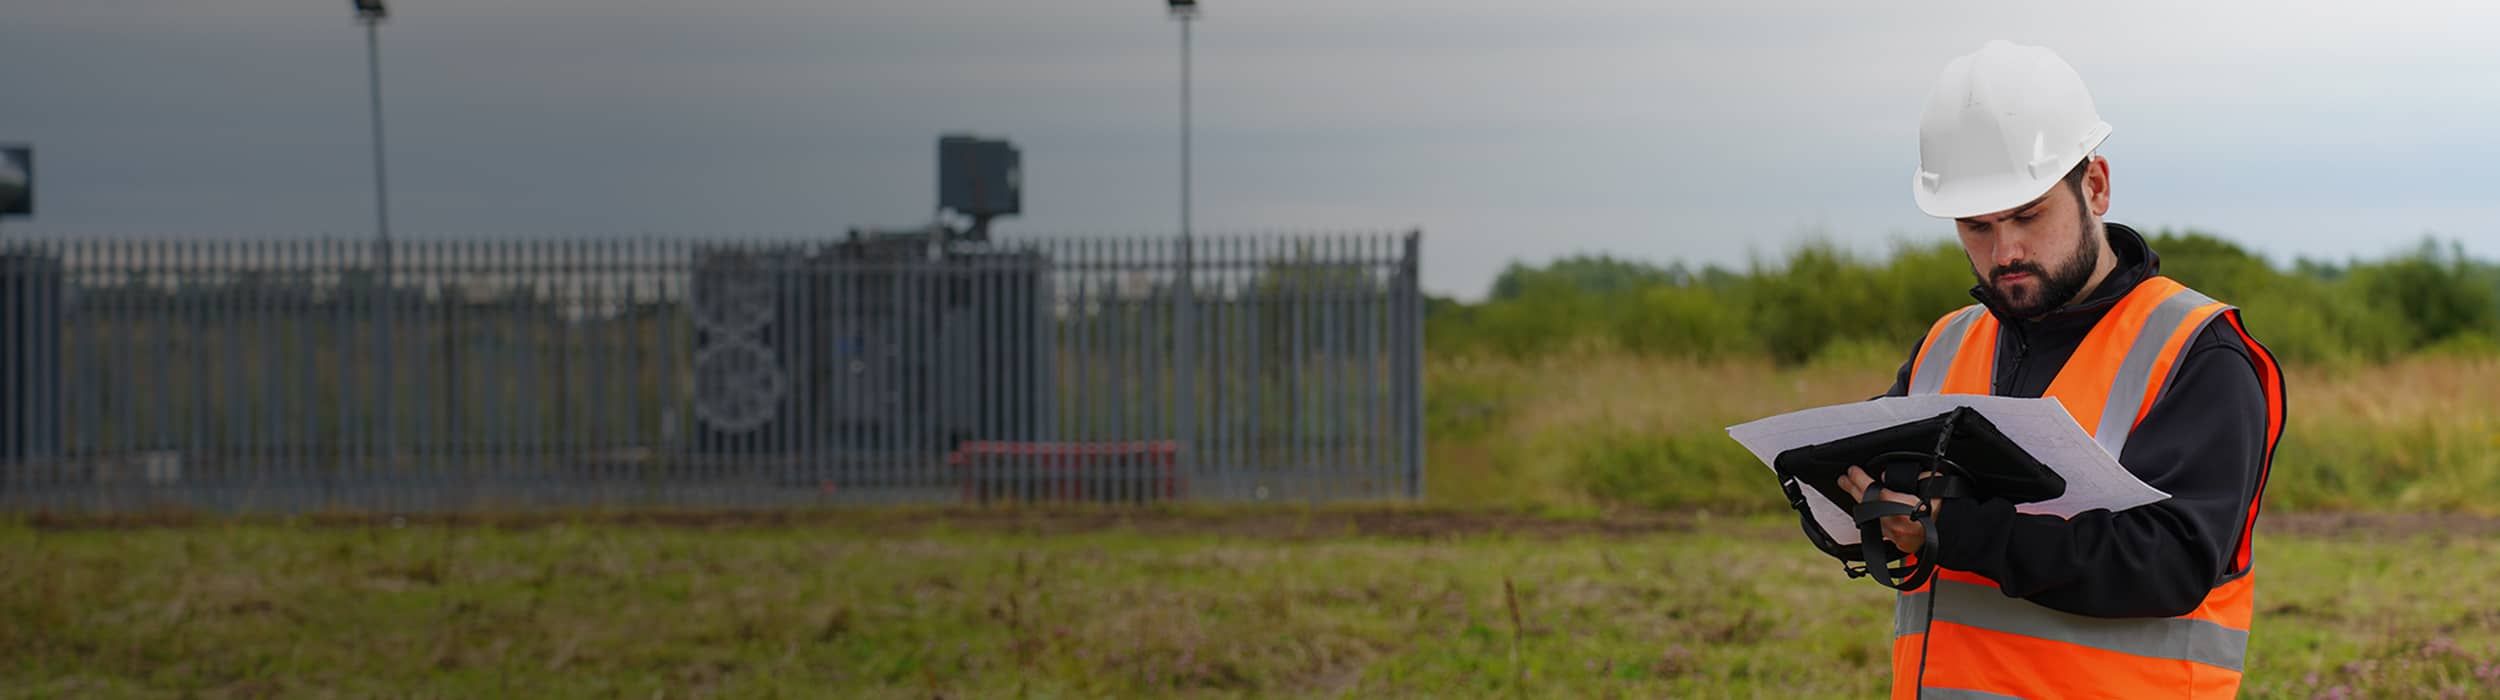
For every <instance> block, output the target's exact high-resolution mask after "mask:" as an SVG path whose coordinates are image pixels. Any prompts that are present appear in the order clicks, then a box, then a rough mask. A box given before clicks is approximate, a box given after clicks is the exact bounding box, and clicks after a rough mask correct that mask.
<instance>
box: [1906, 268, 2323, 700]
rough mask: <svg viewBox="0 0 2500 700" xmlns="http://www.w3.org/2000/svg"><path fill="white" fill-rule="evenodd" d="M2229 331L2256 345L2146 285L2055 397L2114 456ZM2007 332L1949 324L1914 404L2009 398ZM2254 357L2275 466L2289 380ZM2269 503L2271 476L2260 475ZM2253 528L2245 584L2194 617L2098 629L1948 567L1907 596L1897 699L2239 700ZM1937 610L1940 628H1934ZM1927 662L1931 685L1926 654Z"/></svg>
mask: <svg viewBox="0 0 2500 700" xmlns="http://www.w3.org/2000/svg"><path fill="white" fill-rule="evenodd" d="M2216 319H2222V320H2224V322H2225V323H2227V324H2229V326H2230V327H2231V330H2233V331H2236V332H2238V333H2239V334H2240V335H2241V337H2243V338H2246V337H2247V336H2246V330H2245V329H2244V328H2242V327H2241V326H2240V324H2239V319H2238V315H2237V313H2236V312H2235V311H2234V310H2233V309H2231V308H2230V307H2229V306H2226V305H2223V304H2221V303H2219V302H2216V301H2214V300H2213V299H2211V298H2208V297H2206V296H2205V295H2203V294H2198V293H2196V292H2195V291H2194V290H2190V289H2188V288H2187V287H2186V286H2184V285H2181V284H2179V283H2178V282H2176V281H2173V280H2171V279H2169V278H2166V277H2154V278H2151V279H2148V280H2145V281H2144V282H2143V283H2141V284H2139V285H2137V286H2136V288H2135V289H2134V290H2131V291H2130V292H2128V294H2127V296H2126V297H2124V298H2121V299H2120V300H2119V301H2118V302H2117V304H2116V305H2114V306H2113V307H2112V308H2111V309H2110V310H2109V312H2108V313H2106V314H2104V315H2103V316H2102V318H2101V320H2100V321H2099V322H2098V323H2097V324H2095V325H2094V327H2093V328H2092V330H2091V332H2089V333H2087V334H2086V335H2085V337H2084V339H2083V341H2082V342H2081V343H2079V344H2078V345H2077V346H2076V348H2075V352H2074V355H2072V356H2071V357H2069V358H2068V359H2067V361H2066V363H2065V365H2064V366H2062V367H2060V368H2059V370H2058V373H2057V376H2056V377H2055V378H2054V379H2052V380H2051V381H2050V384H2049V388H2048V389H2047V391H2045V392H2043V395H2045V396H2050V397H2055V398H2057V399H2058V401H2059V403H2061V404H2063V405H2064V406H2065V407H2066V409H2067V411H2068V412H2069V413H2071V414H2073V415H2074V417H2075V420H2076V422H2077V423H2078V424H2081V425H2082V426H2083V427H2084V429H2085V430H2086V431H2087V432H2090V433H2091V434H2092V436H2093V439H2094V440H2095V441H2096V442H2099V443H2100V444H2101V445H2102V446H2103V447H2104V448H2106V449H2108V451H2109V452H2110V454H2113V455H2117V454H2121V450H2123V449H2125V447H2126V444H2127V437H2128V435H2129V434H2131V433H2133V432H2134V429H2135V426H2136V424H2137V423H2138V422H2140V421H2142V420H2143V418H2144V415H2145V414H2146V413H2148V412H2149V411H2150V410H2151V407H2152V405H2153V404H2154V402H2156V401H2158V400H2159V399H2160V398H2161V396H2162V391H2163V390H2164V388H2165V387H2166V386H2168V385H2169V383H2170V381H2171V379H2172V378H2173V377H2175V376H2176V375H2177V373H2178V368H2179V365H2180V360H2181V359H2182V358H2183V357H2184V355H2185V354H2186V352H2187V349H2188V346H2189V345H2190V344H2192V343H2193V342H2194V341H2195V338H2196V337H2197V335H2199V334H2201V333H2203V332H2204V329H2205V327H2206V326H2207V325H2208V324H2210V323H2212V322H2213V321H2214V320H2216ZM1999 328H2000V326H1999V324H1998V323H1997V319H1996V317H1995V316H1994V315H1993V314H1990V313H1988V312H1987V310H1986V309H1985V308H1982V307H1979V306H1969V307H1965V308H1963V309H1960V310H1957V311H1955V312H1953V313H1951V314H1947V315H1945V316H1944V317H1943V318H1940V319H1937V321H1936V323H1935V324H1934V325H1933V326H1932V327H1930V329H1929V331H1928V336H1927V340H1926V342H1925V343H1924V344H1923V345H1922V346H1921V347H1920V350H1919V355H1918V357H1916V358H1914V359H1913V364H1912V367H1911V375H1910V382H1909V393H1911V394H1913V395H1924V394H1956V393H1966V394H1991V393H1996V392H1995V389H1996V387H1995V386H1994V384H1995V377H1996V359H1997V358H1996V355H1997V352H1996V351H1997V345H1998V331H1999ZM2248 345H2249V347H2250V356H2251V358H2250V359H2251V360H2252V362H2253V363H2254V364H2256V365H2257V367H2258V370H2259V374H2260V380H2261V382H2262V383H2263V384H2264V385H2265V387H2266V391H2267V401H2268V403H2269V410H2268V414H2269V415H2268V417H2267V422H2268V428H2267V437H2266V440H2267V450H2268V451H2267V455H2266V461H2268V462H2271V461H2272V449H2273V445H2274V443H2275V441H2276V439H2277V438H2278V437H2279V436H2280V434H2281V415H2282V411H2281V410H2280V408H2281V405H2282V403H2281V402H2282V398H2281V397H2282V394H2281V382H2280V377H2281V374H2280V370H2279V369H2278V368H2277V367H2276V366H2275V364H2274V360H2273V357H2272V355H2271V354H2269V353H2267V352H2266V351H2265V350H2264V349H2263V347H2262V346H2259V345H2257V344H2256V343H2255V342H2254V340H2253V339H2250V340H2249V342H2248ZM2259 478H2260V486H2259V488H2260V489H2261V491H2260V493H2262V488H2263V486H2262V484H2263V481H2262V480H2263V475H2262V474H2261V475H2260V477H2259ZM2250 512H2251V514H2252V515H2251V518H2250V522H2249V523H2248V524H2247V526H2246V527H2244V528H2243V531H2242V537H2241V545H2240V551H2239V552H2238V556H2239V559H2238V563H2239V564H2240V565H2239V566H2236V567H2234V572H2233V573H2235V574H2237V575H2235V576H2233V577H2231V578H2229V579H2228V580H2226V581H2225V582H2223V583H2221V584H2219V585H2217V586H2216V587H2215V588H2214V590H2213V591H2211V592H2209V593H2208V594H2207V595H2206V598H2205V601H2204V603H2203V604H2202V605H2200V606H2198V608H2197V609H2196V610H2195V611H2193V612H2190V613H2189V614H2187V615H2182V616H2179V617H2174V618H2127V619H2114V618H2096V617H2088V616H2082V615H2074V614H2070V613H2064V612H2059V611H2056V610H2051V609H2049V608H2046V607H2042V606H2040V605H2038V604H2035V603H2031V602H2029V601H2025V600H2021V599H2018V598H2010V597H2007V596H2005V595H2004V594H2003V593H2002V592H2001V591H1999V590H1998V589H1997V586H1996V583H1995V582H1994V581H1990V580H1988V579H1987V578H1986V577H1983V576H1979V575H1977V574H1973V573H1970V572H1963V571H1954V570H1951V569H1939V570H1938V572H1937V578H1936V580H1935V582H1933V583H1931V584H1929V585H1928V586H1927V587H1924V588H1921V589H1919V590H1917V591H1913V592H1910V593H1904V594H1902V595H1901V596H1900V597H1899V598H1898V599H1897V600H1896V603H1895V607H1894V618H1893V634H1894V639H1893V672H1894V684H1893V695H1894V696H1895V697H1909V696H1912V695H1917V694H1919V693H1920V691H1921V690H1922V688H1921V687H1920V683H1921V682H1922V681H1923V682H1924V684H1925V687H1924V689H1923V690H1924V691H1925V694H1926V695H1927V696H1930V697H1968V698H1993V697H2039V696H2043V695H2049V696H2057V695H2071V694H2106V695H2110V696H2117V697H2145V696H2157V697H2228V696H2230V695H2232V694H2234V693H2236V692H2237V691H2238V688H2239V678H2240V670H2241V668H2242V665H2243V663H2244V655H2245V654H2246V651H2247V648H2248V628H2249V623H2250V620H2251V617H2252V612H2253V609H2254V585H2255V584H2254V581H2253V580H2252V578H2251V577H2250V576H2248V575H2247V574H2246V572H2247V566H2246V562H2247V557H2248V552H2247V544H2246V542H2247V529H2249V528H2253V526H2254V512H2255V503H2254V502H2253V499H2252V503H2251V510H2250ZM1931 605H1932V606H1933V610H1934V611H1935V613H1934V614H1935V617H1934V619H1933V620H1930V619H1928V611H1929V609H1930V606H1931ZM1922 651H1923V652H1924V653H1928V654H1933V655H1934V658H1932V659H1927V660H1925V664H1924V670H1923V674H1924V675H1923V676H1922V675H1921V674H1922V670H1921V661H1922V659H1920V658H1919V657H1920V655H1921V654H1922Z"/></svg>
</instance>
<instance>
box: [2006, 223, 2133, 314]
mask: <svg viewBox="0 0 2500 700" xmlns="http://www.w3.org/2000/svg"><path fill="white" fill-rule="evenodd" d="M2102 228H2103V229H2105V230H2106V231H2107V233H2108V235H2107V236H2105V237H2103V238H2102V239H2101V240H2102V241H2103V242H2105V243H2107V244H2108V245H2109V248H2110V250H2111V251H2113V252H2116V253H2117V254H2118V266H2117V267H2116V268H2114V269H2112V270H2110V272H2109V276H2108V277H2104V278H2101V286H2098V287H2094V288H2093V289H2092V292H2091V293H2089V294H2085V295H2084V297H2083V299H2082V300H2080V301H2076V302H2075V303H2072V304H2067V305H2065V306H2061V307H2058V308H2056V309H2053V310H2051V311H2049V312H2048V313H2047V314H2044V315H2042V316H2041V317H2039V318H2036V319H2024V318H2015V317H2014V316H2012V315H2010V314H2008V313H2006V311H2005V309H2003V308H2000V307H1998V306H1997V305H1996V303H1995V302H1994V301H1992V300H1991V299H1990V298H1989V296H1988V293H1987V287H1986V286H1985V285H1979V284H1975V285H1971V288H1970V295H1971V298H1974V299H1978V300H1979V303H1980V304H1981V305H1982V306H1986V307H1988V313H1991V314H1995V315H1996V317H1997V321H1998V322H1999V323H2003V324H2007V325H2011V326H2014V327H2017V328H2026V327H2030V326H2033V325H2037V324H2051V323H2056V322H2060V321H2073V320H2077V319H2082V320H2085V321H2086V322H2087V324H2088V323H2090V322H2097V321H2099V320H2100V317H2101V314H2103V313H2105V312H2107V311H2109V308H2110V307H2111V306H2115V305H2117V303H2118V300H2119V299H2123V298H2126V296H2127V293H2128V292H2132V291H2135V286H2136V285H2138V284H2143V283H2144V281H2145V280H2148V279H2152V278H2153V276H2155V275H2159V274H2161V256H2160V255H2159V254H2156V253H2154V252H2153V247H2152V245H2150V244H2147V243H2145V242H2144V235H2143V234H2140V233H2136V230H2135V229H2134V228H2131V227H2129V226H2127V225H2126V224H2118V223H2106V224H2104V225H2103V227H2102Z"/></svg>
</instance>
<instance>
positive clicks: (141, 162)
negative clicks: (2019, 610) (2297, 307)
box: [0, 0, 2500, 298]
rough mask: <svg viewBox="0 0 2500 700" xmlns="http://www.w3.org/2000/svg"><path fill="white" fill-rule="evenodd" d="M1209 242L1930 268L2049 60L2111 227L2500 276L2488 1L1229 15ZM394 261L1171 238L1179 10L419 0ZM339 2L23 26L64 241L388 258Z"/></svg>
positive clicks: (40, 7) (1473, 289)
mask: <svg viewBox="0 0 2500 700" xmlns="http://www.w3.org/2000/svg"><path fill="white" fill-rule="evenodd" d="M1205 1H1206V3H1207V4H1208V7H1207V10H1206V16H1205V18H1204V20H1203V21H1202V22H1200V23H1199V24H1198V25H1197V29H1196V40H1197V50H1196V54H1195V55H1196V61H1197V68H1198V70H1197V81H1196V87H1197V110H1196V113H1197V139H1196V142H1197V168H1196V172H1197V176H1196V177H1197V228H1198V230H1199V231H1200V232H1202V233H1214V232H1258V231H1275V230H1286V231H1295V230H1299V231H1320V230H1326V231H1339V230H1367V231H1381V230H1395V229H1404V228H1407V227H1420V228H1422V229H1423V230H1424V231H1425V235H1426V238H1425V257H1426V261H1427V262H1426V276H1425V282H1426V285H1427V286H1428V287H1429V288H1431V289H1433V290H1434V291H1437V292H1442V293H1455V294H1458V295H1461V296H1465V297H1469V298H1474V297H1479V296H1481V295H1482V294H1483V292H1484V290H1485V287H1486V285H1487V284H1488V283H1489V281H1490V280H1491V278H1492V276H1493V275H1494V274H1495V273H1496V272H1498V271H1499V269H1500V267H1501V266H1502V265H1503V264H1504V263H1506V262H1508V261H1510V260H1514V259H1520V260H1528V261H1541V260H1545V259H1549V258H1552V257H1555V256H1559V255H1567V254H1572V253H1576V252H1607V253H1613V254H1617V255H1623V256H1629V257H1634V258H1641V259H1649V260H1656V261H1662V262H1663V261H1667V260H1675V259H1682V260H1689V261H1695V262H1719V263H1735V264H1741V263H1742V262H1743V261H1745V260H1746V259H1747V257H1748V256H1749V255H1751V254H1755V253H1762V254H1776V253H1778V252H1779V251H1781V250H1782V249H1783V248H1785V247H1786V246H1788V245H1791V244H1793V243H1794V242H1795V241H1797V240H1800V239H1803V238H1806V237H1809V236H1824V237H1829V238H1832V239H1835V240H1839V241H1843V242H1845V243H1847V244H1849V245H1851V246H1854V247H1858V248H1861V249H1863V250H1867V251H1880V250H1882V249H1884V248H1885V247H1886V246H1887V244H1888V242H1889V241H1891V240H1895V239H1898V238H1905V237H1906V238H1915V239H1941V238H1942V237H1944V236H1947V235H1949V228H1948V226H1947V224H1945V223H1944V222H1940V221H1936V220H1932V219H1927V218H1924V217H1923V216H1921V215H1920V214H1919V213H1918V211H1917V209H1916V208H1915V207H1914V206H1913V205H1912V204H1911V201H1910V196H1909V192H1908V180H1909V177H1910V172H1911V171H1912V169H1913V167H1914V166H1915V161H1916V157H1917V120H1918V110H1919V108H1920V107H1921V105H1922V104H1923V100H1924V98H1925V96H1926V92H1927V89H1928V85H1929V83H1930V81H1931V80H1932V79H1933V78H1934V76H1935V74H1936V72H1937V71H1938V70H1939V69H1941V68H1942V67H1943V65H1944V63H1945V62H1946V61H1947V60H1949V59H1951V58H1952V57H1954V56H1956V55H1959V54H1962V53H1966V52H1969V51H1971V50H1973V49H1975V48H1977V47H1978V46H1979V45H1980V44H1981V43H1983V42H1985V41H1986V40H1988V39H1992V38H2005V39H2011V40H2015V41H2018V42H2024V43H2036V44H2043V45H2047V46H2050V47H2051V48H2054V49H2056V50H2058V51H2059V52H2060V53H2062V54H2064V55H2065V56H2066V57H2067V59H2068V60H2069V61H2070V62H2072V63H2074V64H2075V65H2076V66H2077V68H2078V70H2080V71H2081V72H2082V73H2083V75H2084V78H2085V80H2086V81H2088V82H2089V83H2090V85H2091V87H2092V90H2093V92H2094V93H2095V95H2096V97H2097V98H2098V100H2099V102H2100V108H2101V112H2102V115H2103V117H2104V118H2106V119H2107V120H2109V121H2110V122H2111V123H2112V124H2113V125H2115V127H2116V132H2115V133H2114V135H2113V136H2112V137H2111V139H2110V141H2109V142H2108V144H2107V145H2106V146H2105V147H2104V148H2103V150H2102V153H2104V154H2105V155H2108V156H2109V157H2110V158H2111V161H2112V165H2113V175H2114V179H2115V183H2116V200H2115V207H2114V208H2113V210H2112V212H2111V217H2110V218H2111V219H2112V220H2114V221H2121V222H2128V223H2133V224H2137V225H2139V226H2142V227H2148V228H2151V227H2163V226H2173V227H2177V226H2195V227H2200V228H2205V229H2209V230H2213V231H2216V232H2219V233H2221V234H2223V235H2225V236H2227V237H2230V238H2233V239H2236V240H2238V241H2241V242H2243V243H2246V244H2248V245H2250V246H2252V247H2255V248H2257V249H2259V250H2262V251H2265V252H2266V253H2267V254H2269V255H2272V256H2275V257H2277V258H2278V259H2288V258H2289V257H2290V256H2293V255H2308V256H2313V257H2329V258H2343V257H2346V256H2351V255H2363V256H2374V255H2378V254H2382V253H2384V252H2387V251H2389V250H2394V249H2397V248H2401V247H2404V246H2406V245H2408V244H2409V243H2410V242H2411V241H2413V240H2416V239H2418V238H2419V237H2420V236H2421V235H2423V234H2424V233H2426V232H2427V233H2435V234H2436V235H2439V236H2442V237H2447V238H2454V239H2459V240H2463V241H2465V243H2466V245H2467V247H2468V248H2469V250H2471V251H2474V252H2476V253H2477V254H2481V255H2492V254H2494V253H2500V201H2495V197H2493V196H2492V195H2491V194H2490V193H2491V191H2492V189H2493V188H2494V184H2495V183H2500V177H2495V176H2494V175H2493V174H2492V172H2493V171H2494V170H2495V165H2494V164H2495V163H2500V158H2495V156H2500V128H2495V127H2493V126H2492V125H2494V124H2500V42H2495V41H2492V40H2491V37H2493V36H2500V7H2494V5H2495V4H2493V3H2479V2H2442V3H2413V2H2371V3H2356V2H2351V1H2350V0H2341V1H2335V2H2284V1H2280V0H2276V1H2269V2H2254V1H2234V2H2201V3H2192V4H2191V3H2179V5H2181V6H2179V7H2172V6H2170V5H2171V3H2152V2H2144V3H2101V4H2098V5H2095V4H2091V3H2056V4H2046V3H2040V4H2032V3H2004V2H1932V3H1864V2H1847V3H1837V2H1835V3H1821V2H1797V1H1794V0H1752V1H1732V2H1670V1H1659V0H1548V1H1543V2H1526V1H1522V2H1505V3H1494V2H1481V1H1470V0H1437V1H1424V0H1368V1H1366V2H1359V3H1348V2H1337V1H1320V0H1268V1H1265V2H1247V1H1244V2H1230V1H1228V0H1205ZM393 5H394V9H395V10H396V13H397V16H396V17H395V18H394V19H392V20H391V21H390V23H389V24H387V25H385V26H384V28H383V37H382V46H383V53H384V84H385V88H386V99H387V100H388V103H389V107H388V111H387V116H388V121H389V125H390V126H389V137H390V145H391V168H392V169H391V183H392V185H393V187H392V190H393V199H392V207H393V214H394V216H393V224H394V226H393V228H394V230H395V232H396V233H398V234H399V235H401V236H402V237H408V238H426V237H452V236H461V237H473V236H549V235H599V234H615V233H660V234H758V233H769V234H807V233H818V232H833V231H839V230H841V229H844V228H847V227H849V226H853V225H878V226H895V225H909V224H913V223H917V222H920V221H924V220H926V218H927V217H928V216H929V212H930V210H931V208H932V206H933V201H934V196H935V194H934V185H933V181H934V179H935V176H934V172H933V165H932V161H933V159H934V151H935V141H936V139H937V137H938V135H939V134H940V133H943V132H948V131H957V130H966V131H974V132H978V133H983V134H988V135H996V136H1004V137H1007V138H1010V139H1012V140H1014V141H1015V142H1016V143H1017V144H1018V145H1019V146H1020V147H1021V148H1022V149H1023V151H1024V159H1025V182H1026V191H1025V208H1026V210H1027V212H1028V213H1027V214H1026V215H1025V216H1023V217H1021V218H1018V219H1013V220H1009V221H1007V222H1005V223H1004V225H1003V226H1002V228H1001V231H1002V232H1003V235H1006V236H1010V237H1012V236H1015V235H1037V234H1096V233H1105V234H1125V235H1149V234H1152V235H1168V234H1170V233H1171V232H1172V231H1174V230H1175V229H1176V227H1177V223H1176V222H1177V218H1178V213H1177V210H1178V207H1177V202H1176V196H1177V176H1176V175H1177V172H1178V167H1179V166H1178V143H1177V140H1178V137H1177V129H1178V125H1177V120H1178V115H1177V110H1178V84H1177V81H1178V36H1177V31H1176V29H1175V28H1174V27H1173V26H1172V25H1171V23H1170V22H1169V21H1168V20H1167V19H1166V18H1165V17H1164V14H1163V12H1162V9H1161V5H1160V3H1158V2H1152V1H1151V0H1126V1H1122V2H1105V1H1095V0H1064V1H1061V2H1048V3H1035V2H1006V1H1003V0H1000V1H989V2H975V1H972V0H705V1H703V2H694V1H692V0H680V1H677V2H657V1H653V0H396V2H394V3H393ZM347 6H348V3H347V2H345V0H318V1H314V0H0V17H4V18H5V21H0V141H23V142H31V143H33V144H34V145H35V147H36V149H37V154H38V161H37V165H38V169H39V179H40V185H39V188H40V189H39V195H40V197H41V199H40V200H39V201H38V202H37V207H38V213H37V218H35V219H34V220H32V221H24V222H21V221H10V222H7V223H6V224H5V226H6V227H7V229H6V230H7V231H39V232H48V233H54V234H64V235H154V236H239V235H276V236H289V237H294V236H310V235H325V234H327V235H342V236H363V235H369V234H370V231H371V228H372V213H371V212H372V203H371V180H370V174H369V173H370V171H369V168H370V164H369V161H368V156H367V150H366V149H367V148H368V142H367V124H366V121H365V119H366V94H365V62H364V44H363V41H364V38H363V34H362V32H361V30H360V29H358V28H357V27H356V25H355V23H354V21H353V19H352V13H351V12H350V11H349V10H348V7H347Z"/></svg>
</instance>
